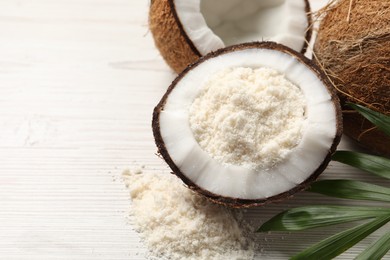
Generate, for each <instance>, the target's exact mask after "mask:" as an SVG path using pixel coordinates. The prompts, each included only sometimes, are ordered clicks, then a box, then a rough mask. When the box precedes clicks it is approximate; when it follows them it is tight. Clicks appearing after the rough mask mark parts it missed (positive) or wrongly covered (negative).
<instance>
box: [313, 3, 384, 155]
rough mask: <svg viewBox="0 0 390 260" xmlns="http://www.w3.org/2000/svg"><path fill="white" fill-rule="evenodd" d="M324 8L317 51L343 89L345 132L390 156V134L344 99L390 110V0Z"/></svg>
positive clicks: (338, 85) (329, 74)
mask: <svg viewBox="0 0 390 260" xmlns="http://www.w3.org/2000/svg"><path fill="white" fill-rule="evenodd" d="M323 12H324V14H325V16H324V18H323V20H322V22H321V25H320V28H319V31H318V36H317V39H316V42H315V45H314V53H315V57H316V58H317V62H318V63H319V64H320V65H321V66H322V67H323V69H324V70H325V72H326V74H327V75H328V76H329V77H330V79H331V81H332V82H333V83H334V85H335V87H336V89H337V90H338V93H339V96H340V99H341V102H342V104H343V110H344V111H345V112H344V116H343V117H344V133H345V134H346V135H348V136H350V137H351V138H353V139H355V140H356V141H358V142H359V143H360V144H361V145H363V146H364V147H366V148H368V149H370V150H371V151H372V152H374V153H377V154H381V155H384V156H388V157H389V156H390V137H389V136H387V135H385V134H384V133H383V132H381V131H380V130H378V129H376V128H375V127H374V125H373V124H372V123H370V122H369V121H368V120H366V119H364V118H363V117H362V116H361V115H359V114H358V113H357V112H354V111H351V109H350V108H348V107H347V106H345V104H346V103H347V102H353V103H358V104H361V105H363V106H367V107H369V108H371V109H373V110H374V111H377V112H380V113H382V114H386V115H390V23H389V17H390V1H383V0H371V1H364V0H354V1H352V2H351V1H350V0H342V1H339V2H337V3H336V4H335V5H333V6H331V7H330V8H329V9H327V10H324V11H323Z"/></svg>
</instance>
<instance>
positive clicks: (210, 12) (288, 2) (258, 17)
mask: <svg viewBox="0 0 390 260" xmlns="http://www.w3.org/2000/svg"><path fill="white" fill-rule="evenodd" d="M174 4H175V9H176V13H177V16H178V18H179V20H180V22H181V24H182V27H183V29H184V31H185V33H186V34H187V36H188V38H189V39H190V40H191V41H192V43H193V44H194V46H195V47H196V49H197V50H198V51H199V52H200V54H201V55H205V54H207V53H209V52H210V51H214V50H217V49H219V48H222V47H225V46H230V45H233V44H238V43H244V42H252V41H263V40H264V41H274V42H277V43H281V44H283V45H286V46H288V47H290V48H292V49H294V50H296V51H298V52H300V51H301V50H302V48H303V46H304V44H305V36H306V30H307V28H308V21H307V14H306V11H305V8H306V4H305V1H304V0H174Z"/></svg>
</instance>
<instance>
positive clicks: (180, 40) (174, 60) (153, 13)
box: [149, 0, 312, 73]
mask: <svg viewBox="0 0 390 260" xmlns="http://www.w3.org/2000/svg"><path fill="white" fill-rule="evenodd" d="M305 4H306V8H305V10H306V13H307V20H308V24H309V27H308V29H307V31H306V35H305V39H306V41H305V43H304V46H303V48H302V51H301V52H302V53H305V51H306V49H307V46H308V42H309V41H310V38H311V35H312V29H311V28H312V26H311V25H312V18H311V14H310V4H309V0H305ZM149 28H150V31H151V32H152V35H153V38H154V43H155V45H156V47H157V49H158V50H159V51H160V53H161V55H162V57H163V58H164V60H165V62H166V63H167V64H168V65H169V66H170V67H171V68H172V69H173V70H174V71H175V72H176V73H180V72H181V71H183V70H184V69H185V68H186V67H187V66H188V65H189V64H191V63H193V62H195V61H196V60H197V59H198V58H199V57H201V56H202V55H201V54H200V52H199V51H198V50H197V48H196V47H195V46H194V44H193V43H192V41H191V40H190V39H189V37H188V35H187V34H186V33H185V31H184V29H183V25H182V23H181V21H180V19H179V18H178V16H177V12H176V9H175V3H174V0H151V4H150V10H149Z"/></svg>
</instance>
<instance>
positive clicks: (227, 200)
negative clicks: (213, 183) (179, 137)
mask: <svg viewBox="0 0 390 260" xmlns="http://www.w3.org/2000/svg"><path fill="white" fill-rule="evenodd" d="M256 48H258V49H271V50H277V51H281V52H284V53H287V54H290V55H291V56H292V57H293V58H296V59H297V60H299V61H300V62H302V63H303V64H304V65H306V67H308V68H309V69H311V70H312V71H313V72H314V73H316V74H317V76H318V78H319V79H320V80H321V81H322V82H323V83H324V85H325V87H326V88H327V90H328V93H329V94H330V95H331V100H332V103H333V106H334V108H335V113H336V134H335V137H334V139H333V142H332V144H331V146H330V149H329V151H328V153H327V155H326V156H325V157H324V160H323V161H322V163H321V164H320V165H319V166H318V168H317V169H316V170H315V171H314V172H313V173H312V174H311V175H310V176H309V177H308V178H307V179H306V180H305V181H303V182H302V183H300V184H298V185H296V186H295V187H294V188H292V189H290V190H287V191H285V192H283V193H279V194H277V195H274V196H271V197H268V198H260V199H240V198H233V197H227V196H221V195H218V194H215V193H212V192H210V191H207V190H205V189H202V188H201V187H199V186H198V185H196V184H195V183H194V182H193V181H191V180H190V179H189V178H188V177H186V176H185V174H184V173H183V172H182V171H181V170H180V168H179V167H177V166H176V164H175V163H174V162H173V160H172V158H171V157H170V155H169V152H168V151H167V149H166V147H165V144H164V140H163V138H162V136H161V132H160V120H159V115H160V112H161V111H162V110H163V108H164V105H165V103H166V100H167V98H168V96H169V94H170V93H171V92H172V91H173V89H174V88H175V86H176V85H177V83H178V82H179V81H180V80H181V79H182V78H183V77H185V75H186V74H187V73H188V72H189V71H190V70H191V69H193V68H195V67H197V66H199V65H200V64H202V63H203V62H204V61H206V60H208V59H210V58H213V57H216V56H219V55H223V54H226V53H230V52H234V51H238V50H245V49H256ZM152 130H153V135H154V139H155V144H156V146H157V148H158V154H159V155H161V156H162V158H163V159H164V160H165V162H166V163H167V164H168V166H169V167H170V168H171V170H172V173H173V174H175V175H176V176H177V177H179V178H180V179H181V180H182V181H183V182H184V183H185V184H186V185H187V186H188V188H190V189H191V190H193V191H195V192H197V193H199V194H201V195H204V196H205V197H207V198H208V199H210V200H211V201H213V202H215V203H218V204H222V205H225V206H229V207H233V208H249V207H257V206H262V205H265V204H269V203H272V202H279V201H282V200H285V199H286V198H290V197H292V196H293V194H295V193H297V192H299V191H303V190H305V189H307V188H308V187H309V186H310V184H311V183H312V182H313V181H315V180H316V179H317V178H318V176H319V175H320V174H321V173H322V172H323V171H324V170H325V169H326V167H327V165H328V164H329V162H330V160H331V156H332V154H333V153H334V152H335V151H336V148H337V145H338V144H339V142H340V140H341V136H342V130H343V124H342V110H341V107H340V102H339V99H338V96H337V93H336V91H335V89H334V88H333V87H332V85H331V83H330V81H329V80H328V78H327V77H326V75H325V74H324V73H323V72H322V71H321V70H320V68H319V67H317V65H316V64H315V63H314V62H313V61H312V60H310V59H308V58H306V57H305V56H304V55H303V54H301V53H299V52H296V51H294V50H292V49H291V48H289V47H287V46H284V45H281V44H278V43H275V42H265V41H263V42H251V43H242V44H237V45H232V46H229V47H225V48H222V49H218V50H217V51H214V52H210V53H209V54H207V55H205V56H202V57H201V58H200V59H199V60H198V61H196V62H195V63H193V64H191V65H189V66H188V67H187V68H186V69H185V70H183V71H182V72H181V73H180V74H179V75H178V76H177V77H176V79H175V80H174V81H173V82H172V83H171V85H170V86H169V88H168V89H167V91H166V93H165V94H164V96H163V97H162V98H161V100H160V102H159V103H158V104H157V106H156V107H155V108H154V110H153V118H152Z"/></svg>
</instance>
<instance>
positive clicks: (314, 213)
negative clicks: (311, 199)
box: [258, 206, 390, 232]
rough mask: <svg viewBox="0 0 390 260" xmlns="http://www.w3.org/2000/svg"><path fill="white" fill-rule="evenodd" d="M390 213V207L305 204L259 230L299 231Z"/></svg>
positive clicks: (277, 216) (265, 224)
mask: <svg viewBox="0 0 390 260" xmlns="http://www.w3.org/2000/svg"><path fill="white" fill-rule="evenodd" d="M383 215H390V209H387V208H376V207H347V206H305V207H298V208H293V209H290V210H287V211H284V212H282V213H280V214H278V215H276V216H274V217H273V218H271V219H270V220H268V221H267V222H265V223H264V224H263V225H262V226H261V227H260V228H259V229H258V231H260V232H266V231H271V230H272V231H298V230H305V229H309V228H316V227H324V226H329V225H335V224H341V223H345V222H351V221H356V220H362V219H368V218H375V217H379V216H383Z"/></svg>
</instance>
